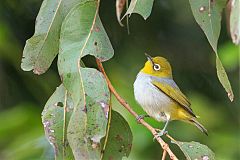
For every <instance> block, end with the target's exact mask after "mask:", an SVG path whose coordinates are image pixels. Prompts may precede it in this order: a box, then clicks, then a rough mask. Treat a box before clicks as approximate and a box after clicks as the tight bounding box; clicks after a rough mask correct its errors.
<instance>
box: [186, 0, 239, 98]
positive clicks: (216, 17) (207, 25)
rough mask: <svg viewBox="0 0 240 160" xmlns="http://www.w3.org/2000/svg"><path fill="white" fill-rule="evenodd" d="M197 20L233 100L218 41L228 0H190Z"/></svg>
mask: <svg viewBox="0 0 240 160" xmlns="http://www.w3.org/2000/svg"><path fill="white" fill-rule="evenodd" d="M189 2H190V5H191V9H192V12H193V15H194V18H195V20H196V21H197V23H198V24H199V26H200V27H201V28H202V30H203V31H204V33H205V35H206V37H207V39H208V41H209V43H210V45H211V46H212V48H213V50H214V52H215V54H216V62H217V63H216V68H217V76H218V78H219V81H220V82H221V84H222V86H223V88H224V89H225V90H226V92H227V94H228V97H229V99H230V100H231V101H233V97H234V95H233V91H232V89H231V84H230V82H229V80H228V76H227V73H226V71H225V69H224V67H223V65H222V63H221V61H220V59H219V58H218V55H217V43H218V38H219V34H220V30H221V18H222V16H221V13H222V10H223V8H224V7H225V5H226V0H189Z"/></svg>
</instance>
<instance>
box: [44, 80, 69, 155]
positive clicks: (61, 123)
mask: <svg viewBox="0 0 240 160" xmlns="http://www.w3.org/2000/svg"><path fill="white" fill-rule="evenodd" d="M72 109H73V104H72V101H71V99H70V97H69V95H68V94H67V91H66V90H65V88H64V86H63V85H60V86H59V87H58V88H57V89H56V91H55V92H54V93H53V95H52V96H51V97H50V98H49V100H48V101H47V103H46V105H45V107H44V110H43V112H42V121H43V125H44V130H45V135H46V137H47V139H48V141H49V142H50V144H51V145H52V146H53V148H54V152H55V157H56V159H73V154H72V150H71V148H70V147H69V145H68V141H67V138H66V131H67V125H68V122H69V119H70V116H71V114H72Z"/></svg>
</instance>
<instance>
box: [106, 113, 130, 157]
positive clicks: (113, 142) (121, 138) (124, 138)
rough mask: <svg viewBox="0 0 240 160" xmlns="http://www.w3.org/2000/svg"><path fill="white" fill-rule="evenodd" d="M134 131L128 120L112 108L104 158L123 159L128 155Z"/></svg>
mask: <svg viewBox="0 0 240 160" xmlns="http://www.w3.org/2000/svg"><path fill="white" fill-rule="evenodd" d="M132 138H133V137H132V132H131V129H130V127H129V125H128V123H127V121H126V120H125V119H124V118H123V117H122V116H121V115H120V114H119V113H118V112H116V111H113V110H112V114H111V122H110V129H109V135H108V137H107V143H106V146H105V150H103V151H102V154H103V157H102V159H103V160H109V159H114V160H121V159H122V158H123V157H128V156H129V154H130V151H131V147H132Z"/></svg>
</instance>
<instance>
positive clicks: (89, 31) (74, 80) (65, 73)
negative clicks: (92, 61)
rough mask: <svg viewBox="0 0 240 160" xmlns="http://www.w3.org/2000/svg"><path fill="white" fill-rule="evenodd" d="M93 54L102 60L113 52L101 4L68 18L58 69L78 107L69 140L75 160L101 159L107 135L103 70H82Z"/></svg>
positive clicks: (85, 5) (77, 8) (83, 8)
mask: <svg viewBox="0 0 240 160" xmlns="http://www.w3.org/2000/svg"><path fill="white" fill-rule="evenodd" d="M85 55H93V56H95V57H97V58H99V59H100V60H101V61H105V60H108V59H109V58H111V57H112V56H113V49H112V46H111V43H110V41H109V39H108V37H107V34H106V32H105V30H104V28H103V26H102V24H101V21H100V18H99V16H98V2H97V1H88V2H86V3H81V4H79V5H76V6H75V7H74V8H73V9H72V10H71V11H70V12H69V14H68V15H67V17H66V18H65V20H64V22H63V25H62V28H61V36H60V52H59V57H58V69H59V74H60V76H61V78H62V81H63V84H64V86H65V87H66V89H67V90H68V92H69V94H70V95H71V98H72V100H73V104H74V110H73V113H72V116H71V119H70V122H69V126H68V132H67V138H68V141H69V144H70V146H71V148H72V151H73V154H74V157H75V159H99V158H100V152H101V150H100V140H101V138H102V137H104V136H105V134H106V126H107V120H108V119H107V117H106V115H107V113H106V109H105V108H106V107H108V106H109V97H110V96H109V90H108V87H107V84H106V81H105V79H104V77H103V75H102V73H100V72H99V71H97V70H96V69H92V68H82V66H81V65H80V61H81V58H82V57H83V56H85Z"/></svg>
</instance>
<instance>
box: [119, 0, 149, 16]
mask: <svg viewBox="0 0 240 160" xmlns="http://www.w3.org/2000/svg"><path fill="white" fill-rule="evenodd" d="M153 1H154V0H132V1H131V3H130V5H129V8H128V10H127V12H126V13H125V15H124V16H123V18H124V17H125V16H127V15H129V16H131V14H132V13H138V14H140V15H141V16H142V17H143V18H144V19H145V20H146V19H147V18H148V17H149V16H150V14H151V12H152V6H153Z"/></svg>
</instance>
